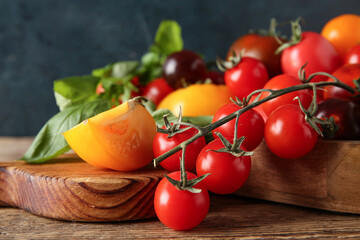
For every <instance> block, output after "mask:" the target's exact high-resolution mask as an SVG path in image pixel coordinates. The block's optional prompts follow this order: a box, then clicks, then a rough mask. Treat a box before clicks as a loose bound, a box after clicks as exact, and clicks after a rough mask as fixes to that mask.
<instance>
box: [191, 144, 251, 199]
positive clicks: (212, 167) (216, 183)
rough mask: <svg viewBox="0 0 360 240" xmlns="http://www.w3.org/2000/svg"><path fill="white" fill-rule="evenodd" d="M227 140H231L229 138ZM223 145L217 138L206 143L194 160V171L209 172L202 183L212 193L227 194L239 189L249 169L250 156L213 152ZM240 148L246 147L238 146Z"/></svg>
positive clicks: (200, 174) (199, 174) (200, 173)
mask: <svg viewBox="0 0 360 240" xmlns="http://www.w3.org/2000/svg"><path fill="white" fill-rule="evenodd" d="M229 142H232V140H230V139H229ZM223 147H224V145H223V143H222V142H221V140H220V139H219V138H217V139H215V140H213V141H212V142H210V143H208V144H207V145H206V146H205V147H204V148H203V150H201V152H200V154H199V156H198V159H197V161H196V173H197V175H198V176H202V175H204V174H207V173H211V174H210V175H209V176H207V177H206V178H205V179H204V180H202V183H203V184H204V185H205V187H206V188H207V189H208V190H209V191H210V192H213V193H217V194H229V193H232V192H235V191H236V190H238V189H240V188H241V187H242V186H243V185H244V183H245V182H246V180H247V178H248V176H249V174H250V169H251V158H250V156H241V157H236V156H234V155H232V154H231V153H223V152H214V151H211V150H219V149H221V148H223ZM240 148H241V149H242V150H245V151H246V149H245V148H244V147H240Z"/></svg>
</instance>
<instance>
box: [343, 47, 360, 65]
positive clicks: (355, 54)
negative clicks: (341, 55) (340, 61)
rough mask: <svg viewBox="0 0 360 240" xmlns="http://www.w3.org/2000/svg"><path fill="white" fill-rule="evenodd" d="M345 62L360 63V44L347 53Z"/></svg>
mask: <svg viewBox="0 0 360 240" xmlns="http://www.w3.org/2000/svg"><path fill="white" fill-rule="evenodd" d="M344 63H345V64H357V63H360V44H357V45H355V46H354V47H352V48H351V49H350V50H349V51H348V52H347V53H346V55H345V59H344Z"/></svg>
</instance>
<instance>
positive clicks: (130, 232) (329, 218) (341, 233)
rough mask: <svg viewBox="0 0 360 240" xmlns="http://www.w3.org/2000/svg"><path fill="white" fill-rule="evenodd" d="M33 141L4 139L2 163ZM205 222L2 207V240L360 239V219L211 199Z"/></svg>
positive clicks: (230, 198) (235, 198) (239, 200)
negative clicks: (176, 223)
mask: <svg viewBox="0 0 360 240" xmlns="http://www.w3.org/2000/svg"><path fill="white" fill-rule="evenodd" d="M31 141H32V138H7V137H2V138H0V162H1V161H10V160H14V159H17V158H19V157H20V156H21V155H22V154H23V152H24V151H25V150H26V148H27V147H28V146H29V145H30V143H31ZM210 197H211V207H210V212H209V213H208V215H207V217H206V218H205V220H204V221H203V222H202V224H200V225H199V226H198V227H196V228H195V229H193V230H191V231H181V232H179V231H174V230H171V229H168V228H167V227H165V226H164V225H162V224H161V223H160V222H159V221H158V220H157V219H150V220H141V221H128V222H114V223H79V222H65V221H58V220H53V219H47V218H43V217H38V216H34V215H32V214H30V213H28V212H26V211H24V210H22V209H14V208H7V207H0V239H160V238H164V239H173V238H181V239H208V238H215V239H219V238H231V239H335V238H349V239H360V215H352V214H340V213H334V212H328V211H322V210H316V209H309V208H303V207H296V206H291V205H285V204H278V203H272V202H267V201H262V200H256V199H249V198H243V197H238V196H218V195H211V196H210Z"/></svg>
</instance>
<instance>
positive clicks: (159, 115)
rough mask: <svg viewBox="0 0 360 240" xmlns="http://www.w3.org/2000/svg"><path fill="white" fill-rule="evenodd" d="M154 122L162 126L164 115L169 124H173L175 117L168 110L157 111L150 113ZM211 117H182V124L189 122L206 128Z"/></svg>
mask: <svg viewBox="0 0 360 240" xmlns="http://www.w3.org/2000/svg"><path fill="white" fill-rule="evenodd" d="M151 115H152V117H153V118H154V120H155V122H156V124H157V125H159V126H161V127H162V126H164V118H163V116H164V115H167V118H168V120H169V122H174V121H176V120H177V117H176V116H175V115H174V114H173V113H172V112H171V111H170V110H169V109H158V110H156V111H154V112H152V113H151ZM212 119H213V116H197V117H182V121H183V122H190V123H193V124H195V125H198V126H202V127H204V126H206V125H209V124H211V122H212Z"/></svg>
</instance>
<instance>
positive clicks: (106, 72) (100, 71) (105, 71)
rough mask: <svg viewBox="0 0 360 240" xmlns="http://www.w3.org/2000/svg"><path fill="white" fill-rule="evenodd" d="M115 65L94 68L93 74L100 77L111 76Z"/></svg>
mask: <svg viewBox="0 0 360 240" xmlns="http://www.w3.org/2000/svg"><path fill="white" fill-rule="evenodd" d="M113 65H114V64H108V65H106V66H105V67H103V68H97V69H94V70H93V71H92V73H91V75H92V76H94V77H99V78H105V77H111V74H112V69H113Z"/></svg>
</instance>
